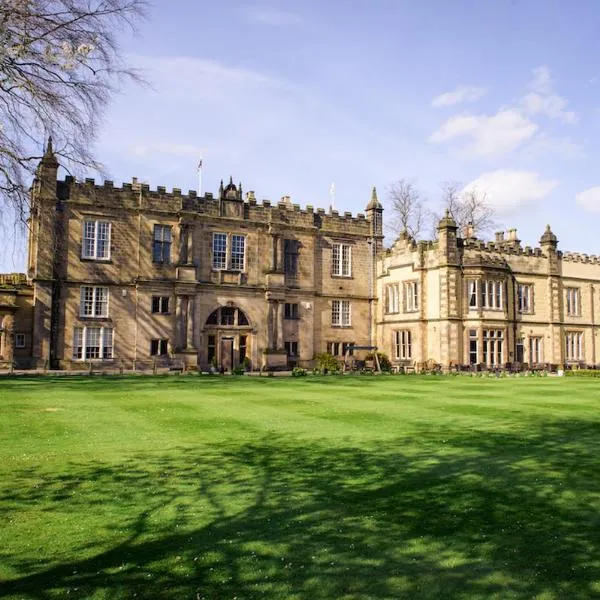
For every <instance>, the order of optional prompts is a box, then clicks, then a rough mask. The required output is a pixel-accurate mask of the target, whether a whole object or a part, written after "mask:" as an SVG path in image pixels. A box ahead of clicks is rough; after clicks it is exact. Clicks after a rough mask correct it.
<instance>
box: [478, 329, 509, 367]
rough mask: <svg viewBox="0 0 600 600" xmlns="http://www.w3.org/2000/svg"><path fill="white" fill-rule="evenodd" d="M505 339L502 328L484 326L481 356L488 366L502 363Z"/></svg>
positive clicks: (496, 365) (497, 365)
mask: <svg viewBox="0 0 600 600" xmlns="http://www.w3.org/2000/svg"><path fill="white" fill-rule="evenodd" d="M505 339H506V338H505V331H504V329H501V328H496V327H494V328H490V327H486V328H485V329H484V330H483V345H482V357H483V362H484V363H485V364H486V365H487V366H488V367H500V366H502V365H504V363H505V361H504V350H505V344H504V341H505Z"/></svg>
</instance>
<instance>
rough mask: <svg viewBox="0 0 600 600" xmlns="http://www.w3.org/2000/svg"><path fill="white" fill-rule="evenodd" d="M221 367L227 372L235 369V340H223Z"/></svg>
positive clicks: (228, 338)
mask: <svg viewBox="0 0 600 600" xmlns="http://www.w3.org/2000/svg"><path fill="white" fill-rule="evenodd" d="M221 366H222V367H223V368H224V369H225V370H226V371H231V369H233V338H231V337H227V338H221Z"/></svg>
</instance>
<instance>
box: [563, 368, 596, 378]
mask: <svg viewBox="0 0 600 600" xmlns="http://www.w3.org/2000/svg"><path fill="white" fill-rule="evenodd" d="M565 375H566V376H567V377H600V370H598V371H596V370H595V369H573V370H568V371H565Z"/></svg>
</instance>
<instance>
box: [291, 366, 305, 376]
mask: <svg viewBox="0 0 600 600" xmlns="http://www.w3.org/2000/svg"><path fill="white" fill-rule="evenodd" d="M292 377H306V369H303V368H302V367H294V368H293V370H292Z"/></svg>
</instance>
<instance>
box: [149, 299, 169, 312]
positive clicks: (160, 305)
mask: <svg viewBox="0 0 600 600" xmlns="http://www.w3.org/2000/svg"><path fill="white" fill-rule="evenodd" d="M155 304H156V310H155ZM165 304H166V306H165ZM170 304H171V296H152V300H151V301H150V311H151V313H152V314H153V315H170V314H171V307H170Z"/></svg>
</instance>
